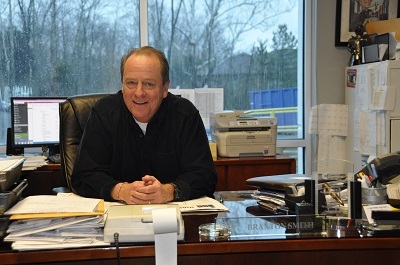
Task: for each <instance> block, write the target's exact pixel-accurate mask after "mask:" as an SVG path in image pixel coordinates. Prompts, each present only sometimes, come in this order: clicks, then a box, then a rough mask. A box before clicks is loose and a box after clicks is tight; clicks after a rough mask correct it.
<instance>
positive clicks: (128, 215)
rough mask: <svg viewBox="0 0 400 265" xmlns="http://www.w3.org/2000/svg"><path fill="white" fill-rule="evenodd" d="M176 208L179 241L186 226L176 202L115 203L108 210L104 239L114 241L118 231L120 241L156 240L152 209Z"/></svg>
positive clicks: (109, 241) (182, 237)
mask: <svg viewBox="0 0 400 265" xmlns="http://www.w3.org/2000/svg"><path fill="white" fill-rule="evenodd" d="M165 208H175V209H176V218H177V224H178V227H177V234H178V238H177V239H178V241H182V240H183V239H184V235H185V228H184V223H183V218H182V214H181V211H180V208H179V206H178V205H175V204H148V205H147V204H145V205H119V206H117V205H115V206H111V207H110V208H109V209H108V211H107V219H106V222H105V226H104V241H105V242H107V243H114V234H115V233H118V235H119V236H118V241H119V242H154V227H153V215H152V211H153V210H156V209H165Z"/></svg>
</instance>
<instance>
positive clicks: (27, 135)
mask: <svg viewBox="0 0 400 265" xmlns="http://www.w3.org/2000/svg"><path fill="white" fill-rule="evenodd" d="M65 100H66V97H12V98H11V147H12V148H13V150H16V149H19V150H21V154H22V153H23V152H24V149H26V148H30V147H42V151H43V152H44V151H46V150H47V148H48V152H49V154H48V155H54V154H57V153H59V142H60V136H59V130H60V122H59V104H60V103H61V102H64V101H65Z"/></svg>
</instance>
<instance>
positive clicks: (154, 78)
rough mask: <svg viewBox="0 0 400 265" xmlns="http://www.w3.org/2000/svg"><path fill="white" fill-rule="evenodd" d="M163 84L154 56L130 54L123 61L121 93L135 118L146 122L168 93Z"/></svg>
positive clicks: (158, 63)
mask: <svg viewBox="0 0 400 265" xmlns="http://www.w3.org/2000/svg"><path fill="white" fill-rule="evenodd" d="M168 86H169V82H167V83H166V84H163V80H162V76H161V64H160V62H159V60H158V58H157V57H156V56H152V55H135V54H134V55H132V56H130V57H129V58H128V60H127V61H126V63H125V68H124V76H123V87H122V93H123V96H124V102H125V104H126V106H127V108H128V109H129V111H130V112H131V113H132V115H133V116H134V117H135V119H136V120H138V121H139V122H143V123H148V122H149V121H150V120H151V118H152V117H153V116H154V114H155V113H156V112H157V110H158V108H159V107H160V105H161V102H162V100H163V98H165V97H167V95H168Z"/></svg>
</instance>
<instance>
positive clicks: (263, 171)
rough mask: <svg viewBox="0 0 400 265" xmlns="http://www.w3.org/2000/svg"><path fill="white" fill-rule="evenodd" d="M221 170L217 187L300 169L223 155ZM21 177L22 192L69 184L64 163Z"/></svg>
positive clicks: (289, 162)
mask: <svg viewBox="0 0 400 265" xmlns="http://www.w3.org/2000/svg"><path fill="white" fill-rule="evenodd" d="M214 163H215V166H216V169H217V172H218V183H217V188H216V190H217V191H224V190H246V189H251V188H250V187H248V186H247V185H246V182H245V181H246V179H248V178H251V177H257V176H269V175H281V174H292V173H296V160H295V159H294V158H290V157H286V156H276V157H266V158H263V157H251V158H223V157H218V159H217V160H216V161H214ZM21 178H25V179H27V180H28V187H27V188H26V189H25V190H24V192H23V194H22V196H24V197H26V196H30V195H43V194H46V195H49V194H53V191H52V190H53V188H55V187H66V186H67V184H66V182H65V179H64V178H63V177H62V176H61V166H60V165H59V164H50V165H46V166H43V167H41V168H38V169H37V170H34V171H26V172H23V174H22V176H21Z"/></svg>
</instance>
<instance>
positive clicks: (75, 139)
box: [53, 94, 109, 193]
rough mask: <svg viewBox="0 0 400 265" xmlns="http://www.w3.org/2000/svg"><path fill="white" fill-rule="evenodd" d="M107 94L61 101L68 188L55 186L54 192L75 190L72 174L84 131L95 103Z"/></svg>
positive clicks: (64, 172) (63, 167)
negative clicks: (72, 183)
mask: <svg viewBox="0 0 400 265" xmlns="http://www.w3.org/2000/svg"><path fill="white" fill-rule="evenodd" d="M107 95H109V94H86V95H77V96H71V97H69V98H67V100H66V101H64V102H63V103H60V107H59V114H60V158H61V174H62V176H63V177H64V178H65V181H66V184H67V186H68V188H66V187H57V188H54V189H53V191H54V193H58V192H75V191H74V189H73V188H72V185H71V175H72V170H73V168H74V163H75V158H76V154H77V152H78V148H79V144H80V142H81V138H82V135H83V131H84V130H85V126H86V122H87V120H88V118H89V114H90V111H91V110H92V107H93V105H94V104H95V103H96V102H97V101H98V100H99V99H101V98H102V97H104V96H107Z"/></svg>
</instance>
